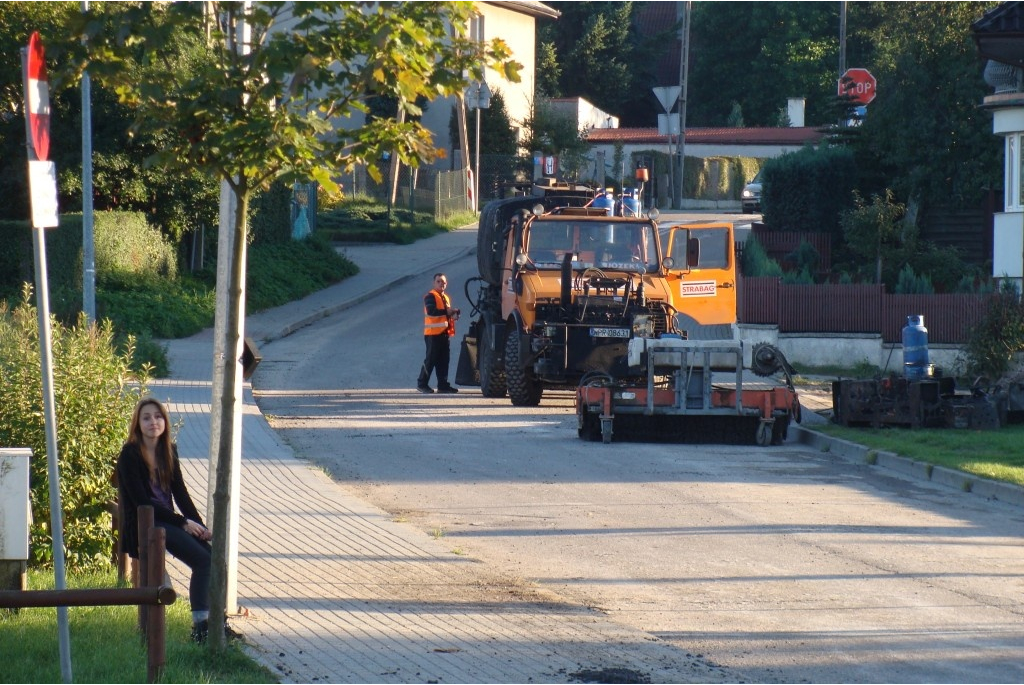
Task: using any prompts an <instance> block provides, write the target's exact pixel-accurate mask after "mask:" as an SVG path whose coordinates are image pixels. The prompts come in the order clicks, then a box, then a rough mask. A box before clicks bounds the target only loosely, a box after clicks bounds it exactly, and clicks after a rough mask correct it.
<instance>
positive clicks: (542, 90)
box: [535, 40, 562, 98]
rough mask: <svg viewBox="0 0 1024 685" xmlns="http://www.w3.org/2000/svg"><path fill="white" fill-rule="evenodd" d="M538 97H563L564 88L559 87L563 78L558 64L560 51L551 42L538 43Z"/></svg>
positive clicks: (536, 65) (536, 67)
mask: <svg viewBox="0 0 1024 685" xmlns="http://www.w3.org/2000/svg"><path fill="white" fill-rule="evenodd" d="M535 73H536V74H537V96H538V97H540V96H543V97H549V98H557V97H561V96H562V88H561V86H559V85H558V82H559V79H560V78H561V77H562V67H561V66H560V65H559V64H558V51H557V49H556V48H555V44H554V43H552V42H551V41H546V40H542V41H539V42H538V43H537V60H536V64H535Z"/></svg>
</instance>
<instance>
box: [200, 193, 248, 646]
mask: <svg viewBox="0 0 1024 685" xmlns="http://www.w3.org/2000/svg"><path fill="white" fill-rule="evenodd" d="M234 196H235V201H236V206H235V216H234V220H235V226H234V245H233V247H234V253H233V255H232V261H231V277H230V281H229V285H228V302H227V303H226V304H227V307H228V312H227V318H226V322H227V323H226V325H225V327H224V350H225V354H224V359H223V360H222V363H223V364H224V378H223V387H222V389H221V398H220V401H221V409H220V417H219V418H220V442H219V444H218V446H217V473H216V486H215V489H214V493H213V543H212V545H213V559H212V567H211V570H210V632H209V637H208V642H209V646H210V649H211V650H212V651H215V652H216V651H221V650H223V649H224V646H225V637H224V616H225V614H226V611H227V581H228V541H229V539H230V532H231V531H230V525H231V520H230V519H231V517H230V510H231V507H230V505H231V481H232V474H231V472H232V469H233V461H232V453H233V447H234V444H235V441H239V442H241V439H242V436H241V435H235V430H234V387H235V383H236V382H237V379H238V374H239V373H240V366H241V361H240V359H239V358H238V355H237V350H238V347H239V344H240V342H241V340H242V334H241V326H240V324H241V323H242V316H243V315H244V312H245V300H244V285H245V284H244V283H243V279H244V274H245V258H246V243H247V240H246V217H247V215H248V209H249V190H248V189H242V190H240V191H238V192H236V193H234Z"/></svg>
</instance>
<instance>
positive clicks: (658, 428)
mask: <svg viewBox="0 0 1024 685" xmlns="http://www.w3.org/2000/svg"><path fill="white" fill-rule="evenodd" d="M775 353H777V355H778V357H777V358H778V359H780V360H784V359H785V358H784V357H783V356H782V353H781V352H779V351H778V350H775ZM763 354H764V355H768V354H769V351H768V350H767V349H766V350H765V351H764V352H763ZM713 356H731V357H732V358H733V360H734V366H733V371H732V372H730V376H732V378H731V380H730V381H729V382H725V375H724V374H723V375H722V382H720V383H714V382H713V380H712V373H713V366H712V357H713ZM719 365H720V362H716V364H715V366H716V368H720V366H719ZM629 366H630V368H635V369H638V375H639V377H640V378H641V379H646V382H642V383H637V382H634V381H630V380H629V379H614V378H612V376H610V375H608V374H594V375H592V376H590V377H588V378H585V379H584V381H583V382H582V383H581V384H580V387H579V388H578V389H577V392H576V415H577V432H578V434H579V436H580V438H582V439H584V440H595V441H596V440H601V441H602V442H605V443H608V442H611V441H612V437H613V435H618V436H620V438H622V437H625V438H627V439H643V440H654V441H685V442H716V443H738V444H751V443H755V444H758V445H761V446H767V445H772V444H776V445H777V444H781V443H782V442H783V441H784V440H785V439H786V435H787V429H788V427H789V422H790V420H792V419H795V420H797V421H799V420H800V403H799V399H798V397H797V394H796V391H795V390H794V389H793V386H792V382H791V381H789V382H788V383H787V384H786V385H785V386H771V387H757V388H750V387H744V385H743V346H742V343H740V342H738V341H733V340H717V341H711V340H682V339H680V338H671V337H667V338H658V339H635V340H632V341H630V348H629ZM767 368H768V367H767V366H762V369H761V370H762V371H765V370H767ZM778 368H780V369H784V368H785V365H784V364H782V363H780V366H779V367H778ZM733 374H734V375H733ZM613 426H614V428H613Z"/></svg>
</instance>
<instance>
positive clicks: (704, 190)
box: [624, 150, 765, 201]
mask: <svg viewBox="0 0 1024 685" xmlns="http://www.w3.org/2000/svg"><path fill="white" fill-rule="evenodd" d="M640 159H647V160H650V161H652V162H653V164H652V168H651V169H649V176H650V180H649V181H648V182H647V189H648V190H647V194H648V195H649V193H650V188H651V184H652V183H653V182H654V181H655V179H657V178H658V177H659V176H662V177H665V178H668V174H669V168H668V162H669V156H668V154H667V153H666V152H665V151H663V150H662V151H658V150H645V151H642V152H635V153H633V155H632V156H631V159H630V167H631V168H634V169H635V168H636V164H637V162H638V161H639V160H640ZM764 162H765V160H763V159H758V158H754V157H686V158H685V161H684V170H683V195H684V196H685V197H686V199H689V200H736V201H739V200H740V198H741V194H742V192H743V186H745V185H746V184H747V183H749V182H750V180H751V179H752V178H754V176H755V175H757V172H758V171H760V169H761V166H762V165H763V164H764ZM631 176H632V172H630V174H629V175H628V176H627V177H626V178H625V179H624V181H625V184H626V185H627V186H633V185H635V182H634V181H633V179H632V178H631ZM670 194H671V193H665V192H662V195H670Z"/></svg>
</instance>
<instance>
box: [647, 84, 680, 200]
mask: <svg viewBox="0 0 1024 685" xmlns="http://www.w3.org/2000/svg"><path fill="white" fill-rule="evenodd" d="M652 90H653V91H654V97H656V98H658V102H659V103H661V107H662V109H664V110H665V114H663V115H662V114H659V115H658V133H659V134H660V135H663V136H664V135H667V136H668V158H669V159H670V160H671V159H672V136H673V135H676V136H678V135H680V133H679V127H678V125H675V126H674V125H673V124H677V123H678V121H679V120H678V118H677V119H674V120H673V119H672V118H671V116H670V115H671V114H672V109H673V108H674V107H675V106H676V102H677V101H678V100H679V94H680V93H681V92H682V90H683V89H682V88H681V87H680V86H659V87H657V88H653V89H652ZM663 117H664V118H663ZM674 169H675V165H674V164H672V163H669V165H668V179H669V180H668V183H669V187H670V188H672V194H673V196H674V195H675V188H676V183H675V172H674ZM655 200H657V198H655ZM673 204H674V203H673Z"/></svg>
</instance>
